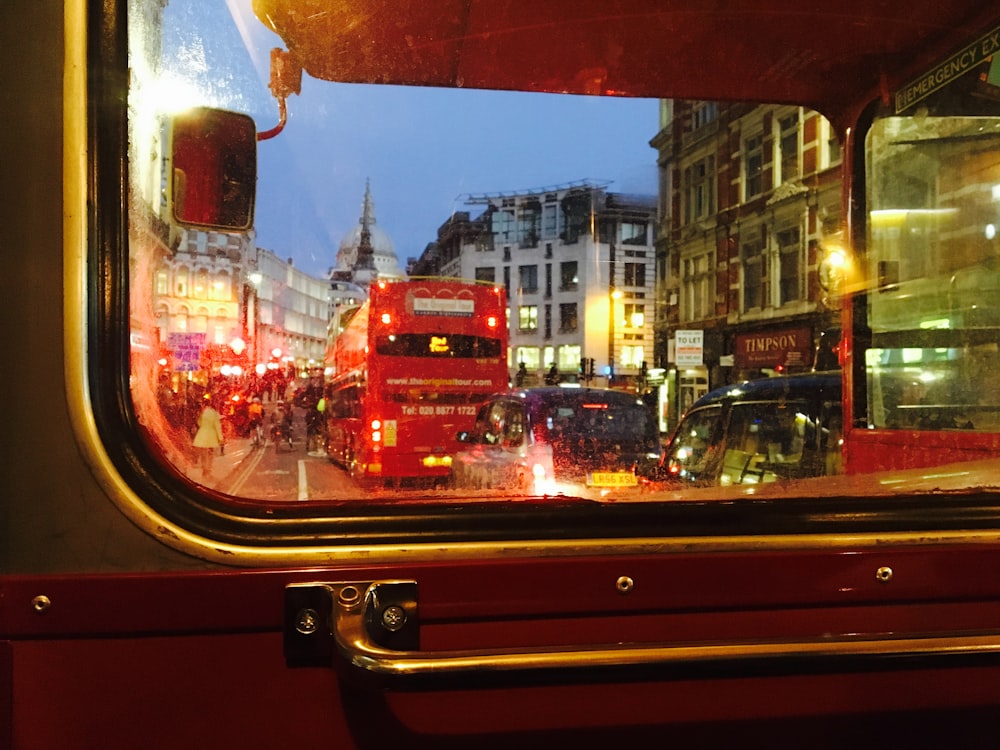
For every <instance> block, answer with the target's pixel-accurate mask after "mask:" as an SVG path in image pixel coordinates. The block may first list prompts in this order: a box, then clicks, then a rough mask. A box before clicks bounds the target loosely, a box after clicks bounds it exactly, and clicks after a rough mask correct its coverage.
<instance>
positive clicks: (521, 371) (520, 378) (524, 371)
mask: <svg viewBox="0 0 1000 750" xmlns="http://www.w3.org/2000/svg"><path fill="white" fill-rule="evenodd" d="M527 375H528V368H527V366H526V365H525V364H524V362H521V363H519V364H518V366H517V374H516V375H515V376H514V383H515V384H516V385H517V387H518V388H520V387H521V386H522V385H524V379H525V377H527Z"/></svg>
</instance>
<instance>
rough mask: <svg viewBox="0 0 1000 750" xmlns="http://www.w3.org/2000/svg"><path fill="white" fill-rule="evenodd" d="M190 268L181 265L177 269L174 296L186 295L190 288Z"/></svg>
mask: <svg viewBox="0 0 1000 750" xmlns="http://www.w3.org/2000/svg"><path fill="white" fill-rule="evenodd" d="M188 273H189V272H188V269H187V267H186V266H181V267H180V268H178V269H177V273H176V274H175V275H174V296H176V297H186V296H187V290H188Z"/></svg>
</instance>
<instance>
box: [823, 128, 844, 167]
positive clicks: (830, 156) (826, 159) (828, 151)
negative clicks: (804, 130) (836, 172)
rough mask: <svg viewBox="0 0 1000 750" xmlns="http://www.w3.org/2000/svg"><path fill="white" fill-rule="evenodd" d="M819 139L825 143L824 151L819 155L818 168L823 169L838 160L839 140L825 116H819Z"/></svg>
mask: <svg viewBox="0 0 1000 750" xmlns="http://www.w3.org/2000/svg"><path fill="white" fill-rule="evenodd" d="M819 132H820V139H821V141H822V142H823V143H824V144H825V145H826V148H825V150H824V153H823V154H822V155H821V157H820V168H822V169H825V168H826V167H829V166H831V165H833V164H836V163H837V162H839V161H840V158H841V154H840V140H839V139H838V138H837V133H836V131H835V130H834V129H833V126H832V125H831V124H830V121H829V120H827V119H826V118H825V117H821V118H820V130H819Z"/></svg>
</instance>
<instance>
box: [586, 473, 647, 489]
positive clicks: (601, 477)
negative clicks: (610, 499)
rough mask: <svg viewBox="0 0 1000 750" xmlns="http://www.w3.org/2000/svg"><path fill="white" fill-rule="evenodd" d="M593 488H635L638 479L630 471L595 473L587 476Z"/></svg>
mask: <svg viewBox="0 0 1000 750" xmlns="http://www.w3.org/2000/svg"><path fill="white" fill-rule="evenodd" d="M587 478H588V479H589V481H588V482H587V484H589V485H590V486H591V487H634V486H635V485H637V484H639V480H638V478H637V477H636V476H635V474H633V473H632V472H630V471H595V472H592V473H591V474H588V475H587Z"/></svg>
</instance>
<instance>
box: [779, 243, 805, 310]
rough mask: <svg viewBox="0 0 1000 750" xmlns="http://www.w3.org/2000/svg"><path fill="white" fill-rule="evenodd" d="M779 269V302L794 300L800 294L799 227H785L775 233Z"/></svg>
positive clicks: (799, 296)
mask: <svg viewBox="0 0 1000 750" xmlns="http://www.w3.org/2000/svg"><path fill="white" fill-rule="evenodd" d="M777 238H778V262H779V263H780V264H781V268H780V269H779V294H780V295H781V298H780V300H779V304H781V305H784V304H786V303H788V302H794V301H796V300H798V299H800V298H801V296H802V283H801V280H800V276H801V274H800V270H801V267H802V263H801V257H802V241H801V234H800V232H799V228H798V227H795V228H793V229H785V230H783V231H781V232H778V234H777Z"/></svg>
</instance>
